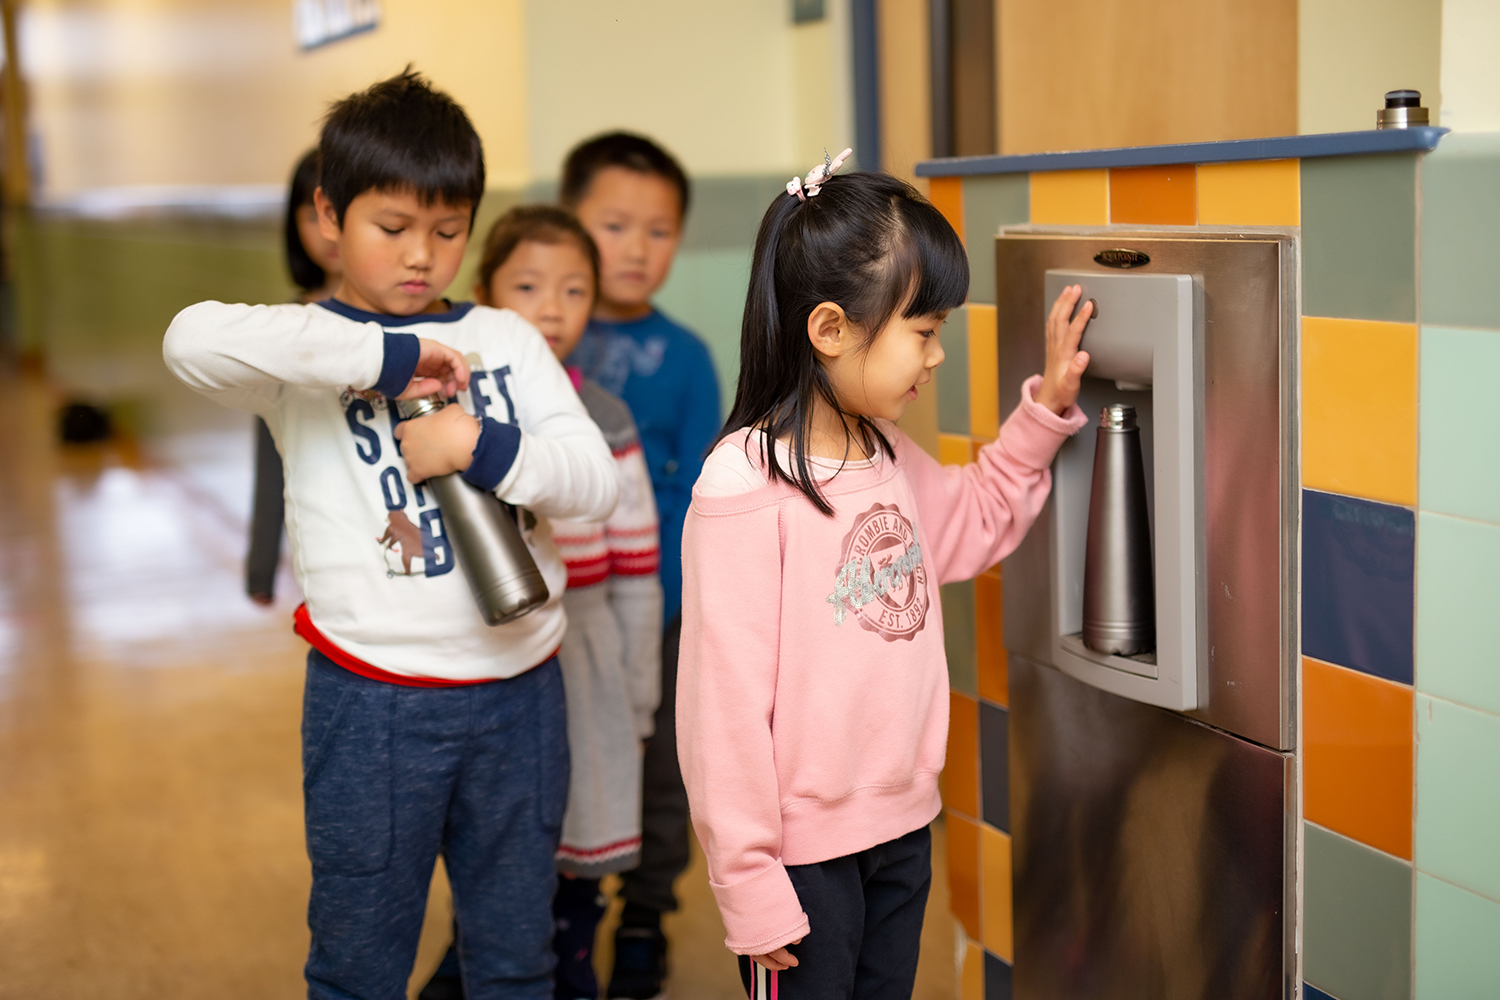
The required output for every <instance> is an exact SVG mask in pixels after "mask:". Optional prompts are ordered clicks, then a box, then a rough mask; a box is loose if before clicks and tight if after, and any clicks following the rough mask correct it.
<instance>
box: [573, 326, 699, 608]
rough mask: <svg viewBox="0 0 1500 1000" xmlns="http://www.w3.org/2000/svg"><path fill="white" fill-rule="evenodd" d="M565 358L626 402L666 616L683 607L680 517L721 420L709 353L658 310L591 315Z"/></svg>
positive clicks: (694, 336)
mask: <svg viewBox="0 0 1500 1000" xmlns="http://www.w3.org/2000/svg"><path fill="white" fill-rule="evenodd" d="M568 363H569V364H570V365H577V366H578V367H579V368H580V369H582V371H583V374H584V375H585V376H587V377H588V378H591V379H593V380H594V381H595V382H598V383H599V384H600V385H602V386H603V387H604V388H605V389H608V390H609V391H610V392H612V393H614V394H615V395H616V396H619V397H620V398H621V399H623V400H624V401H625V404H626V405H627V406H629V407H630V412H631V415H632V416H634V417H635V422H636V427H637V428H638V429H639V431H640V435H641V447H642V449H643V450H644V451H645V453H646V465H647V466H648V467H649V468H650V470H651V485H652V487H653V488H654V489H655V491H656V508H657V511H658V513H659V515H660V517H661V587H662V596H663V598H664V601H663V612H664V614H665V620H666V621H668V622H670V621H671V620H672V619H673V618H675V617H677V614H678V612H679V611H680V610H681V609H682V523H683V520H684V519H685V518H686V517H687V509H688V504H689V503H691V502H692V494H693V484H694V483H695V482H697V481H698V473H700V472H701V471H703V458H704V456H705V454H706V453H707V451H708V446H709V445H710V444H712V443H713V440H714V438H715V437H716V436H717V435H718V433H719V427H720V425H721V424H722V419H721V415H720V412H719V380H718V378H717V377H716V376H715V374H714V363H713V358H712V357H711V356H710V355H709V353H708V347H707V346H706V345H705V344H704V343H703V341H701V340H699V339H698V337H697V335H696V334H694V333H693V332H692V331H691V330H688V329H687V328H685V327H682V326H679V325H678V324H676V323H674V322H672V320H670V319H668V318H667V317H666V316H665V315H664V314H662V313H661V312H660V311H659V310H653V311H652V312H651V315H649V316H646V317H644V318H642V319H638V320H632V321H630V322H628V323H606V322H603V321H600V320H594V321H592V322H591V323H589V328H588V330H587V331H586V332H585V333H584V335H583V339H582V340H581V341H579V344H578V346H577V347H576V348H575V349H574V350H573V353H572V354H570V355H569V356H568Z"/></svg>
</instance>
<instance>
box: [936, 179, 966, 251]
mask: <svg viewBox="0 0 1500 1000" xmlns="http://www.w3.org/2000/svg"><path fill="white" fill-rule="evenodd" d="M927 200H928V201H930V202H932V205H933V207H934V208H936V209H937V210H938V211H939V212H942V213H943V218H945V219H947V220H948V225H950V226H952V227H953V231H954V232H955V233H957V234H958V238H959V239H963V238H964V179H963V178H962V177H933V178H931V179H930V180H928V182H927Z"/></svg>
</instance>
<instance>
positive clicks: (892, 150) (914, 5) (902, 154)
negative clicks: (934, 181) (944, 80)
mask: <svg viewBox="0 0 1500 1000" xmlns="http://www.w3.org/2000/svg"><path fill="white" fill-rule="evenodd" d="M876 12H877V16H878V17H879V28H878V30H879V39H878V45H879V48H880V147H881V164H880V165H881V168H882V169H884V170H885V171H886V172H887V173H890V174H895V175H896V176H897V177H901V178H905V179H906V180H909V181H911V180H915V179H916V175H915V174H914V173H913V170H912V168H913V167H915V166H916V165H917V163H918V161H920V160H925V159H927V158H928V157H930V156H931V155H932V80H931V75H930V74H931V70H930V68H929V67H930V64H931V56H930V49H929V46H928V38H929V33H930V25H929V24H928V19H927V18H928V13H927V0H877V4H876ZM923 186H924V187H925V185H923Z"/></svg>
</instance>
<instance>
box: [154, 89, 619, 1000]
mask: <svg viewBox="0 0 1500 1000" xmlns="http://www.w3.org/2000/svg"><path fill="white" fill-rule="evenodd" d="M320 149H321V153H322V163H323V167H322V170H323V175H322V179H321V185H320V187H319V189H318V192H317V195H316V204H317V208H318V213H319V219H320V225H321V227H322V229H323V231H324V234H325V235H326V236H328V237H329V238H330V239H333V240H335V241H336V242H337V243H338V246H339V255H340V258H341V259H342V260H343V262H344V274H343V281H342V284H341V286H340V288H339V290H338V291H337V292H336V293H335V294H334V297H333V298H331V299H328V300H326V301H324V302H321V303H316V304H313V305H280V306H243V305H224V304H222V303H218V302H202V303H199V304H198V305H195V306H192V307H190V308H188V309H185V310H183V311H182V312H181V313H180V314H179V315H178V316H177V318H176V319H175V320H173V322H172V326H171V328H170V329H169V330H168V331H167V336H166V342H165V346H164V354H165V357H166V361H167V364H168V366H169V367H170V368H171V369H172V371H173V373H174V374H176V375H177V377H178V378H180V379H182V380H183V381H184V382H186V383H187V384H188V385H189V386H191V387H192V388H194V389H195V390H197V391H199V392H201V393H203V394H204V395H207V396H209V397H210V398H213V399H216V400H218V401H219V402H221V403H223V404H224V405H226V406H231V407H235V408H239V409H245V410H249V411H251V412H253V413H255V414H257V415H259V416H261V417H263V418H264V419H265V421H266V423H267V424H268V425H269V427H270V429H271V433H272V435H273V436H274V437H275V439H276V443H277V447H278V449H279V451H280V452H281V455H282V460H283V463H284V465H285V469H286V500H287V504H286V511H287V530H288V535H289V537H290V539H291V544H292V558H293V566H294V569H295V571H296V574H297V577H298V582H299V583H300V584H301V586H302V590H303V593H304V595H305V599H306V603H305V604H304V605H303V606H302V607H300V608H298V609H297V613H296V618H295V627H296V629H297V631H298V633H299V634H300V635H302V636H303V637H304V638H305V639H307V640H308V642H309V643H311V645H312V647H313V648H312V649H311V650H310V651H309V653H308V674H307V688H306V695H305V700H304V705H303V720H302V760H303V772H304V777H303V783H304V791H305V804H306V826H307V847H308V854H309V856H310V857H311V860H312V869H313V885H312V896H311V901H310V904H309V907H308V923H309V925H310V927H311V931H312V944H311V949H310V952H309V956H308V961H307V967H306V975H307V982H308V995H309V997H312V998H325V997H327V998H332V997H340V998H347V997H372V998H373V997H389V996H400V995H403V994H404V989H405V983H406V981H407V978H408V976H409V974H410V972H411V967H412V962H413V959H414V958H415V955H416V948H417V939H418V936H419V934H420V931H421V925H422V917H423V911H424V906H425V901H426V895H427V887H428V883H429V880H430V878H431V875H432V869H433V864H434V862H435V859H436V857H437V855H438V854H439V853H442V854H443V856H444V860H445V863H446V866H447V869H448V876H449V879H450V881H451V883H452V885H453V895H454V905H455V908H456V910H457V916H458V924H459V926H460V927H462V928H463V934H462V938H461V940H460V941H459V956H460V962H461V964H462V969H463V980H464V986H465V991H466V994H467V996H468V997H469V998H470V1000H481V998H487V997H500V996H504V997H507V998H509V997H535V998H538V1000H541V998H546V997H550V996H551V994H552V987H551V971H552V961H553V960H552V951H551V948H550V940H551V936H552V916H551V899H552V893H553V885H554V878H555V876H554V867H553V854H554V852H555V850H556V848H557V843H558V835H559V830H560V826H561V821H562V815H563V809H564V806H565V805H566V802H567V788H568V744H567V729H566V720H565V710H564V702H563V690H562V683H561V678H560V674H559V669H558V664H557V660H556V657H555V653H556V651H557V647H558V645H559V643H560V641H561V638H562V634H563V630H564V627H565V620H564V617H563V610H562V606H561V604H560V603H559V598H560V597H561V595H562V592H563V589H564V586H565V583H566V579H567V571H566V568H565V566H564V564H563V561H562V559H561V558H560V557H559V555H558V552H557V549H556V547H555V546H554V545H553V542H552V539H551V535H550V531H549V529H548V528H547V524H548V521H547V518H581V519H594V520H602V519H603V518H605V517H607V516H608V514H609V512H610V511H611V509H612V508H613V507H614V504H615V499H616V494H617V490H618V486H617V478H616V475H615V471H614V460H613V458H612V456H611V454H610V450H609V448H608V446H607V445H606V444H605V442H604V439H603V437H602V436H601V434H600V433H599V430H598V428H597V426H596V425H595V424H594V422H593V421H592V420H591V419H590V418H589V416H588V414H587V412H586V411H585V410H584V407H583V405H582V404H581V403H580V402H579V400H578V397H577V394H576V393H575V392H574V390H573V387H572V384H571V382H570V381H569V379H568V376H567V374H566V373H565V372H564V371H563V369H562V367H561V366H560V365H559V364H558V363H557V361H556V360H555V359H554V357H553V355H552V353H551V351H550V350H549V349H548V346H547V343H546V341H544V340H543V339H542V337H541V335H540V334H538V333H537V331H536V330H535V329H534V328H533V327H531V326H530V325H529V324H527V323H526V322H525V321H524V320H522V319H521V318H520V317H519V316H517V315H516V314H515V313H513V312H510V311H508V310H495V309H489V308H486V307H483V306H479V307H474V306H470V305H467V304H462V305H452V304H450V303H448V302H447V301H446V300H444V299H441V298H439V296H440V295H441V293H442V291H443V289H445V288H446V287H447V286H448V284H449V283H450V282H451V281H452V280H453V278H454V275H455V274H456V273H457V270H458V266H459V263H460V262H461V259H462V257H463V252H464V247H465V244H466V242H467V239H468V235H469V232H470V229H471V226H472V221H473V213H474V209H475V207H476V206H477V205H478V202H479V199H480V197H481V195H482V194H483V191H484V160H483V153H482V151H481V148H480V142H479V137H478V135H477V134H476V133H475V131H474V129H473V127H472V125H471V124H470V123H469V120H468V117H467V116H466V115H465V114H464V112H463V109H462V108H460V107H459V106H458V105H457V104H456V103H454V102H453V100H452V99H451V98H449V97H447V96H446V95H444V94H441V93H439V92H436V91H434V90H433V89H432V88H431V87H430V86H429V85H428V84H427V83H426V81H424V80H422V79H421V78H420V77H418V76H416V75H414V74H412V73H410V72H409V71H408V72H407V73H404V74H402V75H400V76H397V77H394V78H392V79H390V80H386V81H383V82H382V83H379V84H376V85H375V86H373V87H371V88H370V89H369V90H367V91H363V92H361V93H358V94H354V95H352V96H351V97H349V98H346V99H345V100H343V101H340V102H339V103H338V104H336V105H334V107H333V108H332V110H331V111H330V112H329V115H328V117H327V119H326V121H325V123H324V126H323V132H322V137H321V140H320ZM433 392H442V393H443V394H444V395H447V396H450V397H452V396H454V395H455V394H456V395H457V397H458V400H459V402H460V403H461V404H462V406H461V407H459V406H449V407H446V408H444V409H443V410H441V411H439V412H437V413H435V414H433V415H431V416H427V417H422V418H418V419H415V420H410V421H402V420H401V419H400V417H399V415H398V414H397V412H396V409H395V406H394V404H393V402H392V401H393V400H395V399H402V398H412V397H416V396H422V395H427V394H430V393H433ZM450 472H459V473H461V474H462V475H463V476H464V478H465V479H467V480H468V481H469V482H470V483H472V484H474V485H475V486H478V487H479V488H481V489H485V490H493V491H494V492H495V493H496V494H497V495H498V496H499V497H500V498H501V499H502V500H505V501H506V502H508V503H511V504H514V505H516V506H517V507H520V508H525V509H528V510H531V511H534V512H535V513H537V514H540V515H543V517H541V518H525V517H523V518H522V523H523V525H524V526H525V527H526V531H525V534H526V535H527V542H528V544H529V546H530V548H531V551H532V554H533V556H534V557H535V559H536V562H537V565H538V567H539V568H540V569H541V571H542V574H543V576H544V577H545V579H546V581H547V585H548V589H549V590H550V592H551V595H552V596H551V600H550V601H549V602H548V603H547V604H546V605H545V606H543V607H542V608H540V609H538V610H537V611H534V612H532V613H531V614H530V615H527V616H526V617H524V618H521V619H519V620H518V621H515V622H511V623H509V624H506V625H502V626H499V627H496V628H488V627H486V626H485V624H484V622H483V621H482V619H481V618H480V616H479V612H478V611H477V609H476V608H475V605H474V600H473V598H472V597H471V595H470V594H469V591H468V586H467V584H466V582H465V579H464V576H463V574H462V573H461V572H453V570H454V569H455V568H456V561H457V555H456V553H455V552H454V550H453V548H452V546H451V544H450V542H449V538H448V533H447V532H446V531H445V530H444V527H443V521H442V513H441V511H440V510H439V509H438V507H437V503H436V500H435V498H434V497H433V495H432V493H431V491H429V490H424V489H423V487H422V483H423V482H424V481H425V480H427V479H429V478H432V477H434V476H438V475H443V474H446V473H450Z"/></svg>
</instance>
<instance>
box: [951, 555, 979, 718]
mask: <svg viewBox="0 0 1500 1000" xmlns="http://www.w3.org/2000/svg"><path fill="white" fill-rule="evenodd" d="M942 595H943V649H944V650H945V651H946V652H947V654H948V683H949V685H951V686H952V688H953V690H955V691H962V692H963V693H964V694H967V695H970V696H972V697H975V698H978V697H979V670H978V666H977V664H978V662H979V661H978V658H977V657H976V656H975V655H974V581H973V580H965V581H963V582H962V583H945V584H943V587H942Z"/></svg>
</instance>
